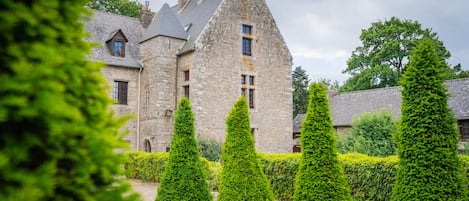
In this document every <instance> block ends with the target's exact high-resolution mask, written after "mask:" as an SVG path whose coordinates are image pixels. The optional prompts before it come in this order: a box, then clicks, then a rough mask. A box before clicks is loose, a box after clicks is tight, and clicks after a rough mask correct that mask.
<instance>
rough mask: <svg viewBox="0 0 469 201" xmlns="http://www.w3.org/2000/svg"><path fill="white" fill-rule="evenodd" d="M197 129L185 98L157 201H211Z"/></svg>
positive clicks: (178, 113) (179, 113)
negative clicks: (200, 154) (197, 138)
mask: <svg viewBox="0 0 469 201" xmlns="http://www.w3.org/2000/svg"><path fill="white" fill-rule="evenodd" d="M194 130H195V128H194V115H193V114H192V111H191V106H190V103H189V99H187V98H183V99H182V100H181V101H180V102H179V104H178V109H177V111H176V117H175V120H174V135H173V139H172V141H171V151H170V153H169V160H168V163H167V164H166V169H165V170H164V173H163V179H162V181H161V185H160V187H159V188H158V195H157V197H156V200H157V201H164V200H168V201H171V200H181V201H182V200H212V195H211V194H210V190H209V188H208V184H207V181H206V171H204V167H203V165H202V162H201V160H200V157H199V148H198V147H197V143H196V141H195V135H194Z"/></svg>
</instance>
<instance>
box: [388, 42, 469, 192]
mask: <svg viewBox="0 0 469 201" xmlns="http://www.w3.org/2000/svg"><path fill="white" fill-rule="evenodd" d="M445 65H446V64H445V63H443V62H442V61H441V60H440V59H438V55H437V53H436V52H435V47H434V45H433V44H432V42H431V41H428V40H425V39H424V40H422V42H420V43H419V44H418V45H417V47H416V49H415V50H414V51H413V54H412V55H411V57H410V63H409V65H408V67H407V70H406V72H405V73H404V76H403V78H402V81H401V85H402V88H403V89H402V117H401V118H402V120H401V121H402V123H401V132H400V135H399V137H398V149H397V153H398V156H399V165H398V171H397V178H396V179H397V180H396V183H395V185H394V188H393V194H392V200H396V201H397V200H461V201H462V200H464V201H466V200H468V197H467V186H466V184H467V183H466V182H465V179H464V177H463V175H462V169H461V168H462V166H461V162H460V161H459V158H458V156H457V147H458V132H457V131H456V128H455V122H456V121H455V118H454V116H453V115H452V113H451V111H450V109H449V108H448V105H447V100H448V93H447V91H446V88H445V86H444V77H443V69H444V68H445Z"/></svg>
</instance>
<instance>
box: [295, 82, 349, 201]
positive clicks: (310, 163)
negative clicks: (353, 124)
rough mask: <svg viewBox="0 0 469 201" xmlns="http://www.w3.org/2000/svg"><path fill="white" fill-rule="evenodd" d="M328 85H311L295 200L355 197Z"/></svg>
mask: <svg viewBox="0 0 469 201" xmlns="http://www.w3.org/2000/svg"><path fill="white" fill-rule="evenodd" d="M327 97H328V96H327V90H326V86H325V85H323V84H321V83H313V84H312V85H311V86H310V99H309V104H308V111H307V113H306V117H305V119H304V120H303V124H302V126H301V138H300V143H301V148H302V152H303V154H302V156H301V160H300V167H299V169H298V173H297V176H296V183H295V193H294V196H293V199H294V200H298V201H300V200H341V201H342V200H352V196H351V194H350V189H349V187H348V184H347V180H346V177H345V175H344V172H343V170H342V166H341V164H340V163H339V159H338V158H337V155H338V154H337V142H336V138H335V135H334V128H333V127H332V118H331V113H330V108H329V101H328V98H327Z"/></svg>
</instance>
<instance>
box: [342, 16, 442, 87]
mask: <svg viewBox="0 0 469 201" xmlns="http://www.w3.org/2000/svg"><path fill="white" fill-rule="evenodd" d="M422 38H429V40H431V42H432V43H433V44H434V45H435V47H436V54H437V57H438V59H439V60H441V62H442V63H444V61H445V60H446V59H448V58H449V57H450V56H451V55H450V53H449V52H448V50H446V48H445V46H444V44H443V42H442V41H440V40H439V39H438V36H437V34H436V33H435V32H432V30H431V29H422V27H421V25H420V24H419V23H418V22H417V21H411V20H400V19H398V18H396V17H392V18H391V19H389V20H386V21H384V22H382V21H378V22H375V23H372V24H371V26H370V27H369V28H368V29H364V30H362V33H361V35H360V40H361V41H362V46H359V47H357V48H356V49H355V50H354V51H353V52H352V56H351V57H350V58H349V59H348V61H347V68H346V69H345V70H344V71H343V73H348V74H350V75H351V77H350V78H349V79H348V80H347V81H346V82H345V84H344V85H343V86H342V87H341V90H340V91H355V90H363V89H373V88H381V87H388V86H397V85H398V80H399V78H400V76H401V75H402V74H403V73H404V72H405V70H406V66H407V64H408V58H409V55H410V54H411V52H412V51H413V50H414V49H415V45H416V44H417V42H418V41H420V40H421V39H422ZM444 67H445V68H446V72H448V73H449V74H448V75H447V76H448V78H449V77H450V76H451V70H450V67H449V66H448V65H445V66H444Z"/></svg>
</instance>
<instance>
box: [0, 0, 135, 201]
mask: <svg viewBox="0 0 469 201" xmlns="http://www.w3.org/2000/svg"><path fill="white" fill-rule="evenodd" d="M86 2H87V1H86V0H75V1H62V0H35V1H16V0H2V1H0V24H1V25H0V39H1V40H0V63H1V65H0V199H1V200H15V201H21V200H28V201H31V200H60V201H68V200H86V201H89V200H116V201H117V200H135V195H133V194H130V193H128V189H129V185H128V184H125V183H124V182H123V181H122V180H121V179H120V177H117V175H119V174H121V167H120V164H121V163H122V162H124V160H125V157H124V156H123V155H122V154H118V153H116V149H117V148H122V147H124V146H125V145H124V142H123V140H122V135H121V134H120V133H119V127H120V126H121V125H122V124H123V120H118V119H116V118H115V117H114V116H113V114H112V113H111V110H110V108H109V106H110V105H111V104H112V101H111V99H110V97H109V95H108V94H107V86H106V82H105V80H104V78H103V77H102V74H101V65H98V64H96V63H92V62H89V61H88V60H87V55H88V54H89V53H90V48H91V46H90V44H88V43H86V42H84V38H85V36H86V34H85V31H84V27H83V25H82V24H81V22H82V21H83V20H84V16H85V14H89V13H88V12H89V11H87V10H86V8H85V6H84V5H85V3H86Z"/></svg>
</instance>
